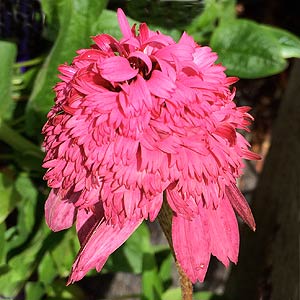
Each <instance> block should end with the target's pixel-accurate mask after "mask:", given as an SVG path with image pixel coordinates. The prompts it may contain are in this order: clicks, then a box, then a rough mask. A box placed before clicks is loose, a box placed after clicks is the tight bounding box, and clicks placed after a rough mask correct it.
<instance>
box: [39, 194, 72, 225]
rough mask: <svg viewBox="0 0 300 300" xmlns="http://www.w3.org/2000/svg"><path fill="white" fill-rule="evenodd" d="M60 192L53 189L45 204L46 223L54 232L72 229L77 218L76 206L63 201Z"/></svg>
mask: <svg viewBox="0 0 300 300" xmlns="http://www.w3.org/2000/svg"><path fill="white" fill-rule="evenodd" d="M58 191H59V190H58V189H52V190H51V192H50V194H49V196H48V199H47V201H46V203H45V217H46V223H47V225H48V226H49V227H50V228H51V229H52V230H53V231H60V230H63V229H67V228H69V227H71V226H72V225H73V223H74V218H75V206H74V205H73V203H72V202H69V201H66V200H62V199H61V197H60V196H59V195H58Z"/></svg>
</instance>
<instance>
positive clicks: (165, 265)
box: [159, 251, 174, 283]
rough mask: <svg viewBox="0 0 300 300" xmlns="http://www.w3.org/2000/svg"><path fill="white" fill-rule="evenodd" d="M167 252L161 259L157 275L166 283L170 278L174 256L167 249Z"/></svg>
mask: <svg viewBox="0 0 300 300" xmlns="http://www.w3.org/2000/svg"><path fill="white" fill-rule="evenodd" d="M164 252H165V251H164ZM167 253H168V254H167V256H164V257H163V261H162V263H161V265H160V268H159V277H160V278H161V280H162V281H163V282H167V283H168V282H170V281H171V279H172V265H173V263H174V258H173V255H172V253H171V251H168V252H167Z"/></svg>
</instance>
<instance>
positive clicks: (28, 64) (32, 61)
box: [14, 56, 45, 68]
mask: <svg viewBox="0 0 300 300" xmlns="http://www.w3.org/2000/svg"><path fill="white" fill-rule="evenodd" d="M44 59H45V57H44V56H38V57H36V58H33V59H30V60H26V61H22V62H17V63H15V64H14V68H21V67H31V66H34V65H37V64H40V63H41V62H42V61H43V60H44Z"/></svg>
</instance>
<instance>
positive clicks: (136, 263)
mask: <svg viewBox="0 0 300 300" xmlns="http://www.w3.org/2000/svg"><path fill="white" fill-rule="evenodd" d="M151 247H152V245H151V244H150V232H149V229H148V227H147V225H146V224H145V223H142V224H141V225H140V226H139V227H138V229H137V230H136V231H135V232H134V233H133V235H132V236H131V237H130V238H129V239H128V240H127V241H126V243H125V247H124V253H125V255H126V258H127V260H128V262H129V264H130V266H131V267H132V269H133V272H134V273H141V271H142V262H143V253H144V252H146V251H149V250H150V249H151Z"/></svg>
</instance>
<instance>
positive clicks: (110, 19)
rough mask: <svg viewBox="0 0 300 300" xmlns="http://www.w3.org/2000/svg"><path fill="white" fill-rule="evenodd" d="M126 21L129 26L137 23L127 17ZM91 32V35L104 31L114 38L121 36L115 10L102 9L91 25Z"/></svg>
mask: <svg viewBox="0 0 300 300" xmlns="http://www.w3.org/2000/svg"><path fill="white" fill-rule="evenodd" d="M128 22H129V24H130V25H131V26H132V25H133V24H134V23H137V22H136V21H134V20H133V19H131V18H128ZM91 32H92V34H93V35H97V34H101V33H106V34H109V35H111V36H113V37H114V38H116V39H120V38H121V37H122V33H121V31H120V27H119V23H118V19H117V13H116V12H115V11H111V10H107V9H104V10H103V11H102V13H101V16H100V17H99V18H98V20H97V21H96V22H95V23H94V24H93V25H92V31H91Z"/></svg>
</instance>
